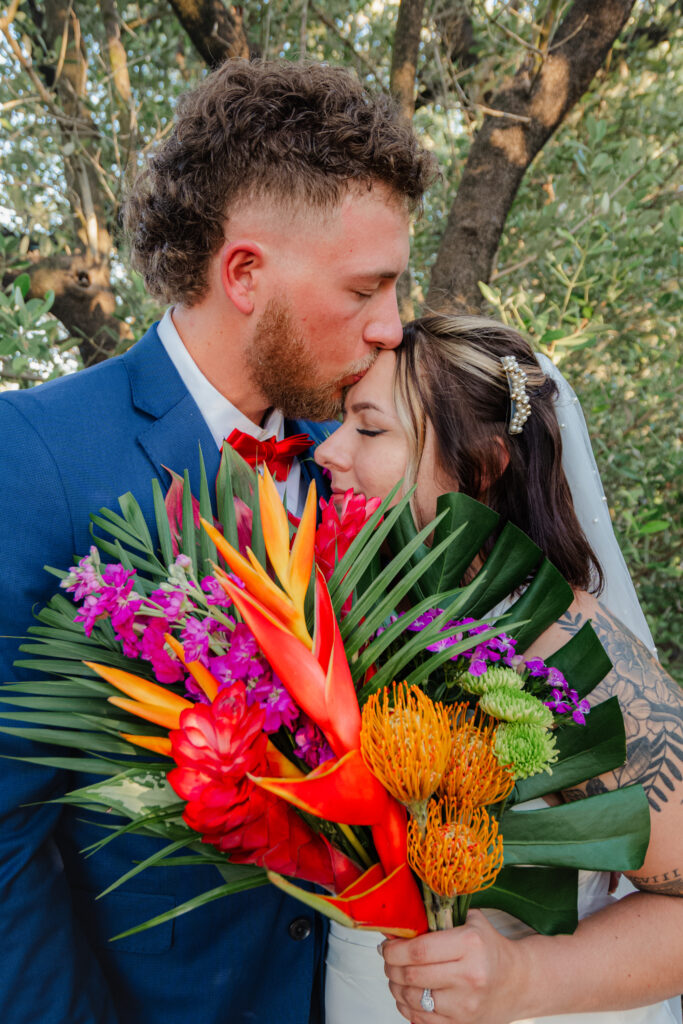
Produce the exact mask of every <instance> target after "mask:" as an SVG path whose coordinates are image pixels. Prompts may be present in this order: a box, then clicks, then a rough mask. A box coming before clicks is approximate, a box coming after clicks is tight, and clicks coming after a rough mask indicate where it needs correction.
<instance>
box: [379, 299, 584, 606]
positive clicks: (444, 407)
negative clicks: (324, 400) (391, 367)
mask: <svg viewBox="0 0 683 1024" xmlns="http://www.w3.org/2000/svg"><path fill="white" fill-rule="evenodd" d="M504 356H514V357H515V359H516V360H517V363H518V364H519V367H520V369H521V370H523V371H524V373H526V376H527V380H526V392H527V395H528V398H529V402H530V409H531V411H530V415H529V418H528V419H527V420H526V422H525V423H524V426H523V428H522V430H521V432H520V433H517V434H510V433H508V426H509V422H510V388H509V385H508V378H507V375H506V372H505V369H504V368H503V364H502V363H501V357H504ZM396 357H397V362H396V374H395V380H394V392H395V395H394V397H395V402H396V409H397V412H398V416H399V419H400V420H401V423H402V426H403V429H404V431H405V433H406V436H407V438H408V442H409V447H410V453H409V460H408V467H407V471H406V476H405V481H406V485H407V486H410V485H412V484H413V483H414V482H415V480H416V478H417V471H418V467H419V465H420V460H421V458H422V454H423V451H424V446H425V436H426V424H427V420H428V419H429V421H430V422H431V424H432V427H433V428H434V435H435V443H436V461H437V472H438V475H439V483H440V484H443V485H444V487H448V485H449V484H450V485H455V486H456V487H457V489H458V490H459V491H462V492H463V493H464V494H468V495H470V496H471V497H473V498H476V499H477V500H479V501H481V502H483V503H485V504H486V505H488V506H489V507H490V508H492V509H494V511H496V512H498V513H499V514H500V515H501V519H502V523H505V522H506V521H509V522H511V523H514V524H515V526H518V527H519V528H520V529H521V530H523V531H524V532H525V533H526V534H528V535H529V536H530V537H531V538H532V540H534V541H535V542H536V544H538V546H539V547H540V548H541V550H542V551H543V553H544V554H545V555H546V556H547V557H548V558H549V559H550V560H551V561H552V562H553V564H554V565H556V566H557V568H558V569H559V570H560V572H561V573H562V574H563V576H564V577H565V579H567V580H568V582H569V583H571V584H572V586H574V587H578V588H580V589H583V590H588V589H591V590H594V591H596V592H599V591H600V590H601V589H602V586H603V573H602V569H601V567H600V564H599V562H598V560H597V558H596V557H595V555H594V553H593V551H592V549H591V547H590V545H589V543H588V540H587V539H586V536H585V535H584V533H583V531H582V529H581V526H580V525H579V521H578V519H577V517H576V513H575V511H574V505H573V503H572V496H571V491H570V489H569V485H568V483H567V480H566V477H565V475H564V472H563V470H562V439H561V432H560V427H559V424H558V422H557V417H556V415H555V408H554V403H553V398H554V397H555V395H556V393H557V387H556V385H555V382H554V381H553V380H551V378H549V377H546V375H545V374H544V373H543V370H542V369H541V367H540V366H539V364H538V362H537V361H536V358H535V356H534V353H533V351H532V349H531V347H530V345H529V343H528V342H527V341H525V339H524V338H523V337H522V336H521V335H520V334H518V333H517V331H514V330H512V329H511V328H509V327H505V326H504V325H503V324H500V323H498V322H496V321H495V320H488V319H485V318H484V317H478V316H465V315H456V314H433V315H430V316H425V317H422V318H421V319H419V320H414V321H413V322H412V323H409V324H407V325H406V327H405V329H404V332H403V344H402V345H401V346H400V347H399V348H398V349H397V350H396ZM502 523H501V525H502Z"/></svg>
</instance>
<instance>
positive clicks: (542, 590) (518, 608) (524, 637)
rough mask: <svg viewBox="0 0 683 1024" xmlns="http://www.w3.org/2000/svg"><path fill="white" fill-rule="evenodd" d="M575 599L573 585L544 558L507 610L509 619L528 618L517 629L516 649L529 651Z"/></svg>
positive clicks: (520, 651)
mask: <svg viewBox="0 0 683 1024" xmlns="http://www.w3.org/2000/svg"><path fill="white" fill-rule="evenodd" d="M494 550H495V549H494ZM487 564H488V563H487ZM573 599H574V594H573V592H572V588H571V587H570V586H569V584H568V583H567V581H566V580H565V579H564V577H563V576H562V574H561V573H560V572H559V570H558V569H556V568H555V566H554V565H553V564H552V562H549V561H548V559H547V558H546V559H544V560H543V562H542V563H541V566H540V568H539V570H538V572H537V573H536V575H535V576H534V578H533V580H532V581H531V583H530V584H529V586H528V587H527V588H526V590H525V591H524V593H523V594H522V596H521V597H520V598H519V599H518V600H517V601H515V603H514V604H513V605H512V606H511V607H510V608H509V609H508V611H507V612H506V617H509V620H512V619H515V620H517V621H519V620H520V619H527V620H528V621H527V624H526V626H522V627H521V628H520V629H518V630H517V631H516V633H515V637H516V640H517V651H518V652H519V653H522V652H523V651H526V650H527V648H528V647H529V646H530V645H531V644H532V643H533V642H534V640H536V639H537V638H538V637H539V636H540V635H541V633H543V632H545V630H546V629H547V628H548V626H551V625H552V624H553V622H555V621H556V619H557V618H558V617H559V616H560V615H562V613H563V612H565V611H566V610H567V608H568V607H569V605H570V604H571V603H572V601H573ZM472 614H473V613H472ZM479 614H481V613H479ZM503 621H505V619H504V620H503Z"/></svg>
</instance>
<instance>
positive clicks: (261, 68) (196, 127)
mask: <svg viewBox="0 0 683 1024" xmlns="http://www.w3.org/2000/svg"><path fill="white" fill-rule="evenodd" d="M435 176H436V164H435V159H434V157H433V156H432V155H431V154H430V153H428V152H427V151H426V150H425V149H424V148H422V146H421V145H420V144H419V142H418V140H417V137H416V135H415V133H414V131H413V129H412V127H411V126H410V125H409V124H408V123H407V122H406V121H405V120H404V119H403V117H402V115H401V114H400V112H399V109H398V107H397V105H396V104H395V103H394V101H393V100H392V99H391V98H390V97H388V96H386V95H382V94H379V95H373V94H371V93H369V92H368V91H367V90H366V89H365V88H364V87H363V86H362V85H361V83H360V82H359V81H358V80H357V79H356V78H355V77H354V76H353V75H352V74H350V73H349V72H348V71H346V70H345V69H343V68H336V67H328V66H325V65H322V64H313V63H299V64H294V63H289V62H286V61H246V60H229V61H226V63H225V64H223V65H222V66H221V67H220V68H218V69H217V70H216V71H214V72H213V73H212V74H210V75H209V76H208V77H207V78H206V79H205V80H204V81H203V82H202V83H201V85H199V86H197V87H196V88H195V89H193V90H192V91H191V92H189V93H187V94H186V95H185V96H184V97H183V98H182V99H181V101H180V103H179V105H178V111H177V117H176V121H175V126H174V129H173V132H172V134H171V135H170V137H169V138H168V139H167V141H166V142H165V143H164V144H163V145H162V146H161V148H160V149H159V150H157V152H156V153H155V154H154V156H153V157H152V158H151V159H150V160H149V162H148V164H147V166H146V168H145V169H144V170H143V171H142V173H141V174H140V175H139V176H138V178H137V180H136V181H135V184H134V185H133V188H132V190H131V192H130V195H129V196H128V198H127V200H126V202H125V204H124V211H123V219H124V224H125V227H126V231H127V233H128V236H129V238H130V242H131V250H132V261H133V265H134V267H135V268H136V269H138V270H139V271H140V272H141V273H142V275H143V277H144V279H145V283H146V285H147V288H148V289H149V291H150V292H151V293H152V294H153V295H155V296H156V297H158V298H160V299H163V300H165V301H167V302H179V303H183V304H184V305H192V304H193V303H194V302H196V301H197V300H198V299H200V298H201V297H202V295H203V294H204V292H205V289H206V286H207V271H208V263H209V260H210V258H211V256H213V255H214V253H216V252H217V251H218V250H219V249H220V247H221V245H222V244H223V242H224V239H225V224H226V221H227V220H228V219H229V217H230V212H231V210H232V209H234V207H235V205H236V204H238V203H239V202H241V201H245V200H254V199H257V200H258V199H262V198H272V199H274V200H275V201H276V202H277V203H281V204H283V205H286V206H289V207H292V208H294V209H298V208H300V207H302V206H304V204H305V206H306V207H310V208H313V209H318V210H323V211H324V210H327V209H332V208H334V207H335V206H337V205H338V204H339V203H340V202H341V200H342V199H343V197H344V195H345V194H346V192H347V191H348V189H349V187H350V186H352V185H353V184H355V185H356V186H357V187H359V188H363V187H366V188H369V187H372V185H373V184H378V183H379V184H381V185H383V186H384V187H385V188H386V189H388V191H389V193H390V194H391V195H393V196H394V197H395V198H396V199H397V200H398V201H400V202H403V203H404V204H405V205H406V206H407V208H409V209H414V208H415V207H417V206H419V204H420V201H421V198H422V195H423V193H424V191H425V189H426V188H427V186H428V185H429V184H430V183H431V181H432V180H433V179H434V177H435Z"/></svg>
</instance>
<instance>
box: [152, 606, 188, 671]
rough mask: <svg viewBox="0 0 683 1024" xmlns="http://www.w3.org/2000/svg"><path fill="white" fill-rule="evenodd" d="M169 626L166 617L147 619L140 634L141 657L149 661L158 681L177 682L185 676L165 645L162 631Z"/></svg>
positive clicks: (166, 630)
mask: <svg viewBox="0 0 683 1024" xmlns="http://www.w3.org/2000/svg"><path fill="white" fill-rule="evenodd" d="M169 628H170V626H169V623H168V622H167V621H166V619H162V618H155V619H149V620H148V622H147V625H146V627H145V630H144V632H143V634H142V651H141V653H142V657H143V658H144V659H145V661H149V662H150V663H151V665H152V668H153V669H154V675H155V676H156V679H157V681H158V682H160V683H177V682H180V680H181V679H184V678H185V669H184V668H183V666H182V665H181V664H180V662H179V661H178V659H177V658H176V657H175V655H173V654H171V653H170V652H169V650H168V648H167V647H166V641H165V639H164V633H168V631H169Z"/></svg>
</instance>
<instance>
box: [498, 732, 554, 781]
mask: <svg viewBox="0 0 683 1024" xmlns="http://www.w3.org/2000/svg"><path fill="white" fill-rule="evenodd" d="M494 750H495V754H496V757H497V758H498V760H499V761H500V763H501V764H510V765H512V767H513V771H514V773H515V778H517V779H527V778H529V776H531V775H537V774H538V773H539V772H547V773H548V774H549V775H552V773H553V772H552V768H551V767H550V765H551V764H554V762H555V761H557V758H558V752H557V747H556V745H555V737H554V735H553V734H552V733H551V732H549V730H548V729H544V728H543V726H540V725H533V724H530V723H528V722H505V723H503V725H501V726H499V728H498V731H497V732H496V739H495V743H494Z"/></svg>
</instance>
